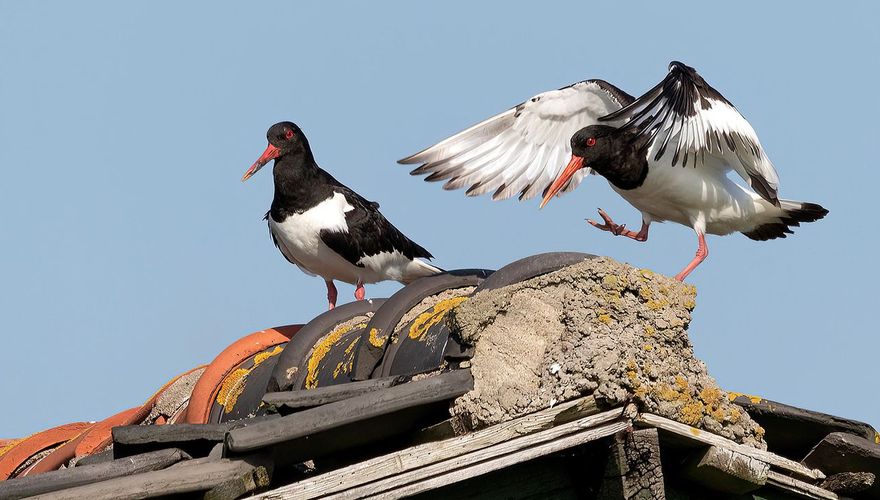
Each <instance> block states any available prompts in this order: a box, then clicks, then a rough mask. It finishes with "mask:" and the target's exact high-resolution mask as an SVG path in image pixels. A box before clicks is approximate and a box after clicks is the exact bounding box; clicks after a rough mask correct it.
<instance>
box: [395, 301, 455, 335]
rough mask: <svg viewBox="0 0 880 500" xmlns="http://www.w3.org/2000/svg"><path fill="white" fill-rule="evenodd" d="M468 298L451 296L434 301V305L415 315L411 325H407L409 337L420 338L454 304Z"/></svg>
mask: <svg viewBox="0 0 880 500" xmlns="http://www.w3.org/2000/svg"><path fill="white" fill-rule="evenodd" d="M467 299H468V298H467V297H466V296H465V297H452V298H451V299H446V300H441V301H440V302H438V303H436V304H435V305H434V307H432V308H431V309H429V310H427V311H425V312H423V313H422V314H419V315H418V317H416V319H415V321H413V324H412V326H410V327H409V338H411V339H413V340H418V339H420V338H422V337H423V336H424V335H425V334H426V333H428V330H429V329H430V328H431V327H432V326H434V325H436V324H437V323H439V322H440V321H441V320H442V319H443V318H444V317H445V316H446V313H448V312H449V311H451V310H452V309H453V308H454V307H455V306H457V305H459V304H461V303H462V302H464V301H466V300H467Z"/></svg>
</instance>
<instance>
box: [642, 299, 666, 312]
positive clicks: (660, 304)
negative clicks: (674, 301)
mask: <svg viewBox="0 0 880 500" xmlns="http://www.w3.org/2000/svg"><path fill="white" fill-rule="evenodd" d="M668 305H669V302H668V301H667V300H665V299H660V300H654V299H651V300H649V301H648V302H647V306H648V309H650V310H652V311H656V310H657V309H663V308H664V307H666V306H668Z"/></svg>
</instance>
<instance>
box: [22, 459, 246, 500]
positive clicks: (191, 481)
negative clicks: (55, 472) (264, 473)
mask: <svg viewBox="0 0 880 500" xmlns="http://www.w3.org/2000/svg"><path fill="white" fill-rule="evenodd" d="M253 468H254V467H253V465H251V464H248V463H247V462H245V461H243V460H225V459H224V460H219V461H215V462H209V463H201V464H198V465H193V466H188V467H171V468H168V469H164V470H158V471H152V472H145V473H143V474H137V475H133V476H127V477H121V478H117V479H111V480H109V481H101V482H99V483H94V484H88V485H84V486H78V487H76V488H70V489H67V490H62V491H55V492H52V493H46V494H44V495H39V496H36V497H33V498H35V499H40V500H79V499H83V498H87V499H89V500H134V499H138V498H149V497H156V496H161V495H175V494H179V493H193V492H197V491H206V490H210V489H211V488H213V487H215V486H217V485H219V484H222V483H224V482H226V481H229V480H230V479H234V478H237V477H241V476H242V475H244V474H246V473H248V472H249V471H252V470H253Z"/></svg>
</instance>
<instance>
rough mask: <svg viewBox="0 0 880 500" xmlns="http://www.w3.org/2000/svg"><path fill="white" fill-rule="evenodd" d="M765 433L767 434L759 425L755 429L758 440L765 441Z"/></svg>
mask: <svg viewBox="0 0 880 500" xmlns="http://www.w3.org/2000/svg"><path fill="white" fill-rule="evenodd" d="M765 432H767V431H765V430H764V428H763V427H761V426H760V425H759V426H758V427H757V428H756V429H755V436H756V437H757V438H758V439H764V433H765Z"/></svg>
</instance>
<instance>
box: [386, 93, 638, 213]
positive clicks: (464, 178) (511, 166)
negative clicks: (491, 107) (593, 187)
mask: <svg viewBox="0 0 880 500" xmlns="http://www.w3.org/2000/svg"><path fill="white" fill-rule="evenodd" d="M632 100H633V98H632V96H630V95H629V94H627V93H625V92H623V91H622V90H620V89H618V88H617V87H614V86H613V85H611V84H609V83H607V82H604V81H602V80H585V81H583V82H578V83H576V84H574V85H570V86H568V87H564V88H562V89H559V90H553V91H550V92H544V93H542V94H538V95H536V96H534V97H532V98H531V99H529V100H528V101H525V102H523V103H521V104H519V105H518V106H515V107H513V108H511V109H509V110H507V111H505V112H503V113H500V114H498V115H495V116H493V117H491V118H488V119H486V120H483V121H482V122H480V123H478V124H476V125H474V126H472V127H470V128H468V129H465V130H464V131H462V132H459V133H458V134H455V135H453V136H451V137H449V138H447V139H444V140H442V141H440V142H438V143H437V144H435V145H433V146H431V147H429V148H426V149H424V150H422V151H420V152H418V153H416V154H414V155H412V156H409V157H406V158H404V159H402V160H400V162H399V163H403V164H415V163H421V166H419V167H418V168H416V169H414V170H413V171H411V172H410V173H411V174H413V175H427V177H426V178H425V180H426V181H440V180H445V181H446V182H445V184H444V185H443V188H444V189H459V188H467V191H466V194H467V195H468V196H477V195H481V194H486V193H489V192H494V193H493V194H492V199H495V200H502V199H507V198H510V197H512V196H515V195H519V198H520V199H521V200H526V199H530V198H533V197H535V196H536V195H538V194H539V193H542V192H543V191H544V190H545V189H547V188H548V187H549V186H550V184H552V182H553V181H554V180H555V179H556V177H557V176H558V175H559V174H560V173H561V172H562V169H563V168H565V165H566V164H567V159H568V156H570V155H571V144H570V141H571V136H572V135H574V133H575V132H577V131H578V130H580V129H581V128H583V127H586V126H588V125H594V124H597V123H598V121H599V118H600V117H602V116H604V115H607V114H609V113H612V112H614V111H617V110H619V109H621V108H622V107H623V106H626V105H627V104H629V103H630V102H632ZM586 173H588V172H587V171H586V169H584V170H583V171H581V172H578V173H577V174H576V175H575V176H574V177H573V178H572V180H571V181H570V182H569V184H568V185H567V186H566V187H565V189H564V190H563V191H570V190H572V189H574V188H575V187H576V186H577V185H578V184H579V183H580V181H581V179H583V177H584V175H585V174H586Z"/></svg>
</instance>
